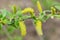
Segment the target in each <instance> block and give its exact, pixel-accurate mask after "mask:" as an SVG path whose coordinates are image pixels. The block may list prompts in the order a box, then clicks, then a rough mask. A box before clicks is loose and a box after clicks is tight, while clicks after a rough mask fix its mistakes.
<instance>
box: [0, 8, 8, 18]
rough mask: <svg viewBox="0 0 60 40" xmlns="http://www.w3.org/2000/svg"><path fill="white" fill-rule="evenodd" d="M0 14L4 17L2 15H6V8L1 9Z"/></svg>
mask: <svg viewBox="0 0 60 40" xmlns="http://www.w3.org/2000/svg"><path fill="white" fill-rule="evenodd" d="M1 14H2V16H3V18H4V17H6V16H7V15H8V11H7V10H6V9H2V10H1Z"/></svg>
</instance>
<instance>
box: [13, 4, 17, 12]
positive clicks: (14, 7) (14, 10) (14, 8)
mask: <svg viewBox="0 0 60 40" xmlns="http://www.w3.org/2000/svg"><path fill="white" fill-rule="evenodd" d="M13 13H16V5H13Z"/></svg>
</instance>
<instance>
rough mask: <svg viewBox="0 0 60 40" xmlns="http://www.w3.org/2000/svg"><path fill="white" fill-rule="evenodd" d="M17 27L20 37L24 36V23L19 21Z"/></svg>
mask: <svg viewBox="0 0 60 40" xmlns="http://www.w3.org/2000/svg"><path fill="white" fill-rule="evenodd" d="M19 27H20V31H21V36H26V26H25V24H24V21H19Z"/></svg>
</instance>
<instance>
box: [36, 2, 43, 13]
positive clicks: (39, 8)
mask: <svg viewBox="0 0 60 40" xmlns="http://www.w3.org/2000/svg"><path fill="white" fill-rule="evenodd" d="M37 7H38V10H39V12H40V13H42V7H41V4H40V2H39V1H37Z"/></svg>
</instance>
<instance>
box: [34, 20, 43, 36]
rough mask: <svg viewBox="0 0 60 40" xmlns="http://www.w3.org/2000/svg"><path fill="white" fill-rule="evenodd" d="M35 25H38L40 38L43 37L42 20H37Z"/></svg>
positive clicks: (37, 29)
mask: <svg viewBox="0 0 60 40" xmlns="http://www.w3.org/2000/svg"><path fill="white" fill-rule="evenodd" d="M35 25H36V31H37V34H38V35H39V36H42V35H43V32H42V22H41V21H40V20H37V21H36V24H35Z"/></svg>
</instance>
